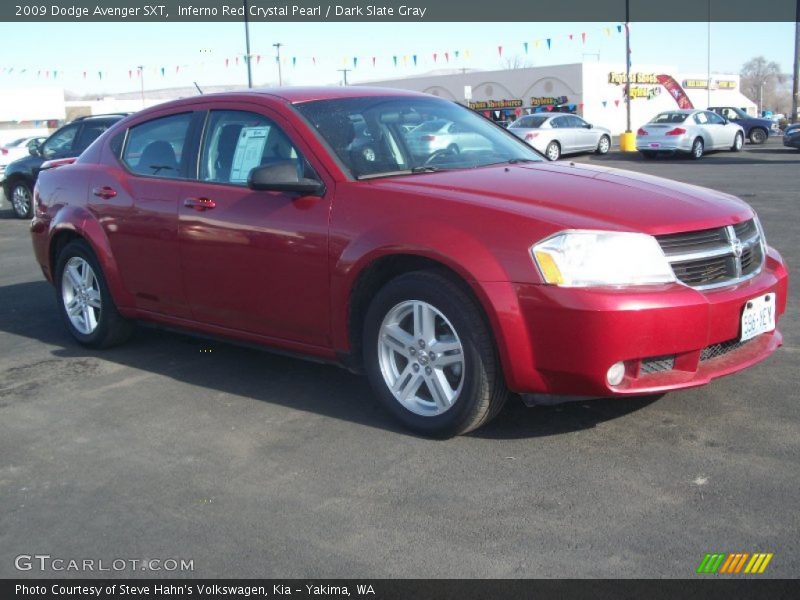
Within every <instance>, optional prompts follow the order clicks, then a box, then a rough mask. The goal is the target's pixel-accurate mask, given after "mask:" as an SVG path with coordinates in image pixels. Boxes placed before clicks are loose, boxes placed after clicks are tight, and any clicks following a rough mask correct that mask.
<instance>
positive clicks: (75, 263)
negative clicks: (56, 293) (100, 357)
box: [61, 256, 102, 335]
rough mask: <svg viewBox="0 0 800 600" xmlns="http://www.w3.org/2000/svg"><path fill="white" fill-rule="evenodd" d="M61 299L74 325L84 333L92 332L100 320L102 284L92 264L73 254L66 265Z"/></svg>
mask: <svg viewBox="0 0 800 600" xmlns="http://www.w3.org/2000/svg"><path fill="white" fill-rule="evenodd" d="M61 299H62V301H63V303H64V308H65V310H66V312H67V316H68V317H69V320H70V323H72V326H73V327H74V328H75V329H76V330H77V331H78V332H80V333H82V334H83V335H89V334H91V333H92V332H93V331H94V330H95V329H97V325H98V323H99V322H100V311H101V309H102V303H101V296H100V284H99V282H98V280H97V276H96V275H95V273H94V270H93V269H92V267H91V265H89V263H88V262H87V261H86V260H84V259H83V258H81V257H80V256H73V257H72V258H70V259H69V260H68V261H67V264H66V265H65V266H64V274H63V276H62V278H61Z"/></svg>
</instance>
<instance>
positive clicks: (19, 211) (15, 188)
mask: <svg viewBox="0 0 800 600" xmlns="http://www.w3.org/2000/svg"><path fill="white" fill-rule="evenodd" d="M10 200H11V208H12V209H13V210H14V216H16V217H17V218H18V219H30V218H31V217H32V216H33V192H32V191H31V186H30V184H29V183H28V182H26V181H17V182H16V183H14V185H12V186H11V198H10Z"/></svg>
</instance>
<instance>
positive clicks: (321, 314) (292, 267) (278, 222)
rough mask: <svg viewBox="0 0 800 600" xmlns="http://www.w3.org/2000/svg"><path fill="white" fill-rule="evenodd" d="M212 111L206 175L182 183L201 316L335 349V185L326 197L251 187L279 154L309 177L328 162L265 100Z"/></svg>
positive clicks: (183, 226)
mask: <svg viewBox="0 0 800 600" xmlns="http://www.w3.org/2000/svg"><path fill="white" fill-rule="evenodd" d="M209 108H210V111H209V112H208V115H207V117H206V120H205V128H204V132H203V142H202V145H201V148H200V152H199V161H198V168H197V173H196V178H195V180H193V181H191V182H186V183H185V184H184V185H183V186H182V188H181V202H180V207H179V210H180V226H179V227H180V253H181V262H182V265H183V268H182V272H183V282H184V287H185V289H186V292H187V295H188V297H189V301H190V305H191V310H192V315H193V319H194V320H196V321H198V322H202V323H206V324H210V325H214V326H218V327H223V328H226V329H228V330H238V331H244V332H250V333H254V334H258V335H261V336H268V337H270V338H273V339H278V340H289V341H292V342H295V343H300V344H304V345H313V346H318V347H322V346H329V345H330V339H329V329H330V308H329V304H330V300H329V298H330V289H329V271H328V216H329V212H330V198H331V194H332V191H328V192H326V193H325V194H324V195H323V196H322V197H317V196H300V195H299V194H297V193H291V192H273V191H256V190H252V189H250V188H248V187H247V178H248V175H249V172H250V171H251V170H252V169H253V168H254V167H258V166H260V165H263V164H267V163H270V162H272V161H292V162H293V163H294V165H295V168H297V169H298V172H300V171H303V175H304V176H317V175H316V174H317V173H320V166H319V164H313V163H310V162H309V160H315V159H313V157H311V156H310V155H309V153H308V151H307V148H306V147H305V146H304V144H303V142H302V140H299V138H298V136H297V134H296V132H295V131H294V130H293V129H292V128H291V127H290V126H289V125H288V124H287V123H286V122H285V121H284V120H282V119H281V118H280V117H279V115H277V114H276V113H275V112H273V111H270V110H269V109H267V108H265V107H263V106H262V105H252V104H247V103H235V104H224V105H216V106H215V105H213V104H212V105H211V106H209ZM312 164H313V166H312ZM331 189H332V183H331V182H329V186H328V190H331Z"/></svg>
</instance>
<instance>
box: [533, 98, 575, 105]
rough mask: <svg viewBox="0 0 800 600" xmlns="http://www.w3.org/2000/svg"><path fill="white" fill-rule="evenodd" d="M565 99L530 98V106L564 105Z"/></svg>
mask: <svg viewBox="0 0 800 600" xmlns="http://www.w3.org/2000/svg"><path fill="white" fill-rule="evenodd" d="M566 103H567V97H566V96H558V97H556V98H553V97H551V96H540V97H538V98H537V97H534V98H531V106H549V105H551V104H552V105H557V104H566Z"/></svg>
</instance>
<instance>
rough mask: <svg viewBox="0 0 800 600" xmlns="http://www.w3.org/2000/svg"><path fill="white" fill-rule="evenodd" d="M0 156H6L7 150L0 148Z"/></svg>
mask: <svg viewBox="0 0 800 600" xmlns="http://www.w3.org/2000/svg"><path fill="white" fill-rule="evenodd" d="M0 154H2V155H3V156H5V155H6V154H8V148H0Z"/></svg>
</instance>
